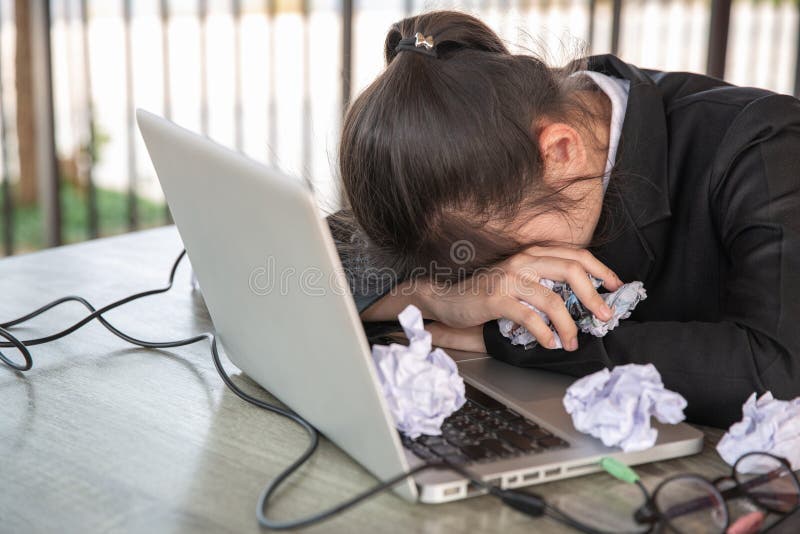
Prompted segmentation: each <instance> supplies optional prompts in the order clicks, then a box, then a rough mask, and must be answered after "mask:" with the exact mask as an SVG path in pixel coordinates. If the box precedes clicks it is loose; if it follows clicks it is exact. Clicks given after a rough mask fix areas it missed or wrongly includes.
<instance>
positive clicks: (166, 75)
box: [160, 0, 172, 224]
mask: <svg viewBox="0 0 800 534" xmlns="http://www.w3.org/2000/svg"><path fill="white" fill-rule="evenodd" d="M169 12H170V9H169V0H161V2H160V15H161V55H162V62H161V64H162V73H161V78H162V81H163V85H162V92H163V93H164V94H163V99H164V118H166V119H167V120H172V78H171V76H170V70H171V69H170V58H169ZM164 222H166V223H167V224H171V223H172V213H170V211H169V206H168V205H167V204H166V202H165V203H164Z"/></svg>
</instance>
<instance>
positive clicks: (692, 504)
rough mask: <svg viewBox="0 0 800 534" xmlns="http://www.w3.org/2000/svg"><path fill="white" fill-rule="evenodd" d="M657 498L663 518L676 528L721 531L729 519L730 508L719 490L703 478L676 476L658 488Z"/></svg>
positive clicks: (675, 529)
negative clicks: (728, 508)
mask: <svg viewBox="0 0 800 534" xmlns="http://www.w3.org/2000/svg"><path fill="white" fill-rule="evenodd" d="M654 500H655V504H656V508H657V509H658V510H659V512H661V515H662V516H663V521H664V522H667V523H669V526H670V527H671V530H673V531H676V532H686V533H692V534H694V533H698V534H700V533H712V532H713V533H719V532H722V531H723V530H724V529H725V526H726V525H727V523H728V510H727V508H726V507H725V502H724V501H723V500H722V497H721V496H720V494H719V492H718V491H717V490H716V489H715V488H714V486H712V485H711V484H710V483H709V482H706V481H705V480H702V479H700V478H696V477H679V478H675V479H672V480H670V481H669V482H667V483H665V484H664V485H663V486H661V487H660V488H659V489H658V491H657V493H656V494H655V496H654ZM665 530H666V531H669V530H670V529H665Z"/></svg>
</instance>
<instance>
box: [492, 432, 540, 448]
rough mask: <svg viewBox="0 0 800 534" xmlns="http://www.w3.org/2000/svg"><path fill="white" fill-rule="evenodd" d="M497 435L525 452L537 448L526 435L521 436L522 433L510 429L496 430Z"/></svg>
mask: <svg viewBox="0 0 800 534" xmlns="http://www.w3.org/2000/svg"><path fill="white" fill-rule="evenodd" d="M497 437H499V438H500V439H502V440H503V441H506V442H508V443H510V444H511V445H512V446H514V447H515V448H517V449H519V450H521V451H526V452H527V451H530V450H534V449H536V448H537V447H536V445H535V444H534V441H533V440H532V439H530V438H529V437H527V436H523V435H522V434H518V433H516V432H514V431H512V430H498V431H497Z"/></svg>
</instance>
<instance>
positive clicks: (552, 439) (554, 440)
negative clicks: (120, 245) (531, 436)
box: [536, 436, 569, 449]
mask: <svg viewBox="0 0 800 534" xmlns="http://www.w3.org/2000/svg"><path fill="white" fill-rule="evenodd" d="M536 443H537V444H538V445H539V446H540V447H543V448H545V449H561V448H564V447H569V443H567V442H566V441H564V440H563V439H561V438H559V437H556V436H545V437H543V438H541V439H538V440H536Z"/></svg>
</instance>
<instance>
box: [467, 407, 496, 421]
mask: <svg viewBox="0 0 800 534" xmlns="http://www.w3.org/2000/svg"><path fill="white" fill-rule="evenodd" d="M469 416H470V417H471V418H472V419H473V420H474V421H486V420H487V419H489V418H491V417H492V413H491V412H488V411H486V410H483V409H479V410H475V411H474V412H472V413H471V414H469Z"/></svg>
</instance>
